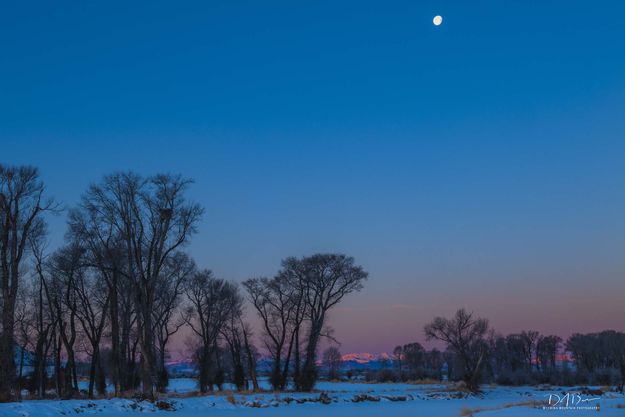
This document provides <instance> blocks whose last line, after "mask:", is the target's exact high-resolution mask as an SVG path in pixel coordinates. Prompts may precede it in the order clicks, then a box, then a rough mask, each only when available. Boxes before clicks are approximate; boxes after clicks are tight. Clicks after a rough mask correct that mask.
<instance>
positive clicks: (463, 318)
mask: <svg viewBox="0 0 625 417" xmlns="http://www.w3.org/2000/svg"><path fill="white" fill-rule="evenodd" d="M424 332H425V335H426V337H427V339H428V340H432V339H436V340H441V341H443V342H445V343H446V344H447V347H448V349H450V350H451V351H452V352H453V353H455V354H456V355H457V357H458V359H460V361H461V363H462V366H463V377H462V379H463V380H464V382H465V383H466V385H467V388H469V389H471V390H477V389H478V388H479V383H480V376H481V370H482V367H483V365H484V362H485V359H486V354H487V351H488V348H487V343H486V335H487V333H488V332H489V326H488V320H486V319H481V318H474V317H473V314H472V313H468V312H467V311H466V310H464V309H460V310H458V311H457V312H456V314H455V316H454V317H453V318H451V319H447V318H444V317H436V318H435V319H434V320H433V321H432V322H431V323H430V324H427V325H426V326H425V328H424Z"/></svg>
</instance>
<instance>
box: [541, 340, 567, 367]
mask: <svg viewBox="0 0 625 417" xmlns="http://www.w3.org/2000/svg"><path fill="white" fill-rule="evenodd" d="M561 343H562V338H561V337H559V336H555V335H550V336H543V337H540V339H539V340H538V342H537V343H536V364H537V365H538V366H539V367H540V370H541V371H543V372H544V371H547V370H552V369H555V367H556V358H557V354H558V349H559V347H560V344H561Z"/></svg>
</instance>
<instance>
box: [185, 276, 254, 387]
mask: <svg viewBox="0 0 625 417" xmlns="http://www.w3.org/2000/svg"><path fill="white" fill-rule="evenodd" d="M186 295H187V298H188V303H189V304H188V306H187V308H186V309H185V321H186V322H187V324H188V325H189V327H190V328H191V331H192V332H193V333H194V334H195V336H196V338H197V341H198V342H199V343H198V346H197V351H196V352H195V357H196V361H197V363H198V368H199V378H198V379H199V387H200V392H207V391H211V390H212V389H213V385H214V384H217V385H219V382H220V378H219V377H218V373H219V366H220V364H219V353H220V352H219V339H220V336H221V335H222V333H223V332H224V330H225V328H226V326H227V324H228V322H229V321H230V318H231V317H232V314H236V313H237V312H239V311H240V309H241V303H242V299H241V296H240V295H239V292H238V288H237V286H236V285H234V284H232V283H230V282H228V281H225V280H223V279H219V278H215V277H214V276H213V274H212V273H211V271H208V270H203V271H199V272H197V273H196V274H194V275H193V277H192V278H191V279H190V280H189V283H188V284H187V286H186Z"/></svg>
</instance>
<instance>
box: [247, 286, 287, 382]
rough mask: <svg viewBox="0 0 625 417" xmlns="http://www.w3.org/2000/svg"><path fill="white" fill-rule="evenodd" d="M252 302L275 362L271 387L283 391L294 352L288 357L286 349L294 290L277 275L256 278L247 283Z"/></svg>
mask: <svg viewBox="0 0 625 417" xmlns="http://www.w3.org/2000/svg"><path fill="white" fill-rule="evenodd" d="M243 286H244V287H245V289H246V290H247V293H248V296H249V300H250V302H251V303H252V305H253V306H254V308H255V309H256V311H257V312H258V316H259V317H260V319H261V321H262V325H263V328H264V336H265V337H264V343H265V346H266V348H267V350H268V351H269V353H270V354H271V357H272V359H273V365H272V372H271V378H270V380H271V385H272V386H273V388H274V389H277V390H282V389H284V387H285V386H286V375H284V374H283V373H282V363H283V358H284V363H285V364H284V366H285V369H288V365H287V364H288V362H289V360H290V353H291V351H290V349H289V352H288V354H287V355H286V357H284V356H285V353H284V350H285V346H286V345H287V338H288V336H289V334H290V330H289V328H290V326H291V324H292V322H291V320H292V318H293V314H294V313H295V304H294V303H293V301H294V299H293V296H292V295H293V287H292V286H291V285H290V282H289V281H287V280H286V279H284V278H282V277H280V276H277V277H275V278H273V279H268V278H254V279H249V280H247V281H245V282H244V283H243Z"/></svg>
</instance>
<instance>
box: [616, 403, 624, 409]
mask: <svg viewBox="0 0 625 417" xmlns="http://www.w3.org/2000/svg"><path fill="white" fill-rule="evenodd" d="M614 408H618V409H619V410H622V409H625V404H616V405H615V406H614Z"/></svg>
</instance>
